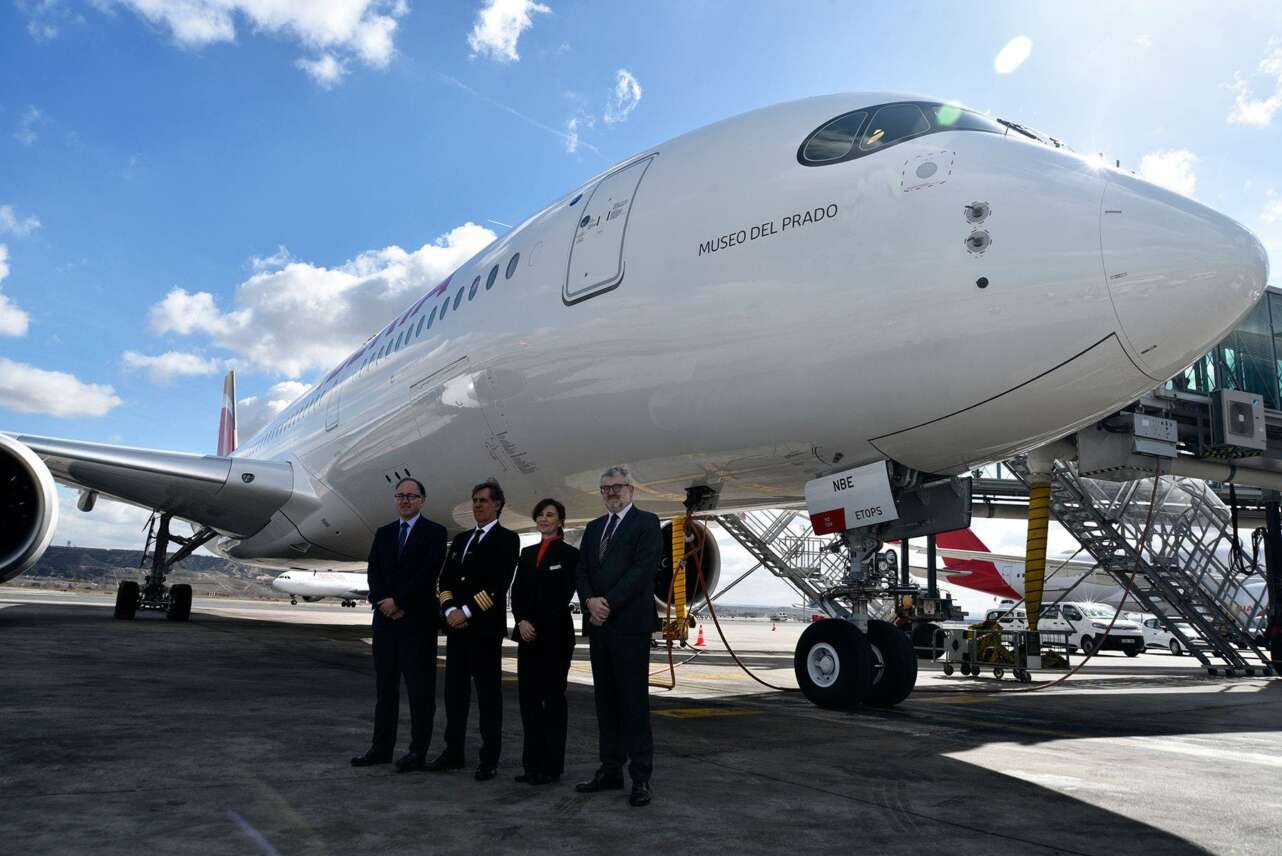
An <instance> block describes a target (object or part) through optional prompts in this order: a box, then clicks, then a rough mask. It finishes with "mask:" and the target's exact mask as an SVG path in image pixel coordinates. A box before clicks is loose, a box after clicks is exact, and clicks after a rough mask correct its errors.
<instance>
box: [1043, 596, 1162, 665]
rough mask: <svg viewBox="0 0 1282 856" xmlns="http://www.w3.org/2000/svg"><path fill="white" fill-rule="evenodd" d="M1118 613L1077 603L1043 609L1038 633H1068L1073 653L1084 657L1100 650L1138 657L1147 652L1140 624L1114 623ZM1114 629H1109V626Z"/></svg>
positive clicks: (1129, 622)
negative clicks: (1079, 651)
mask: <svg viewBox="0 0 1282 856" xmlns="http://www.w3.org/2000/svg"><path fill="white" fill-rule="evenodd" d="M1115 614H1116V610H1115V609H1113V607H1111V606H1107V605H1105V604H1102V603H1091V602H1089V601H1075V602H1071V603H1060V604H1057V605H1054V606H1043V607H1042V611H1041V612H1040V613H1038V621H1037V626H1038V629H1039V630H1058V631H1062V632H1065V633H1067V634H1068V649H1069V651H1070V652H1072V651H1075V650H1077V649H1079V648H1080V649H1081V650H1082V653H1084V654H1093V653H1095V651H1097V650H1101V649H1102V650H1105V651H1121V652H1123V653H1124V654H1126V656H1128V657H1138V656H1139V655H1140V652H1141V651H1143V650H1144V631H1143V628H1142V627H1141V626H1140V625H1139V623H1137V622H1135V621H1131V620H1129V619H1126V618H1118V619H1117V620H1116V621H1113V616H1114V615H1115ZM1110 623H1111V624H1112V628H1111V629H1110V628H1109V624H1110Z"/></svg>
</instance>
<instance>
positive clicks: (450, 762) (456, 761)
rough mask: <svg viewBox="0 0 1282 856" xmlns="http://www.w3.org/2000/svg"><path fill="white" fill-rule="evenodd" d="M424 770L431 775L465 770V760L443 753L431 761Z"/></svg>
mask: <svg viewBox="0 0 1282 856" xmlns="http://www.w3.org/2000/svg"><path fill="white" fill-rule="evenodd" d="M424 769H426V770H427V771H428V772H431V773H440V772H443V771H445V770H461V769H463V759H462V758H458V757H455V756H453V755H450V754H449V753H448V752H442V753H441V754H439V755H437V756H436V757H435V758H433V759H432V760H431V761H428V762H427V766H426V767H425V768H424Z"/></svg>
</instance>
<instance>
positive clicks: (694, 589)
mask: <svg viewBox="0 0 1282 856" xmlns="http://www.w3.org/2000/svg"><path fill="white" fill-rule="evenodd" d="M662 537H663V560H662V561H661V562H660V563H659V575H658V576H657V577H655V579H654V599H655V600H656V601H658V603H659V608H660V609H662V608H663V607H664V606H666V605H667V603H668V591H669V589H670V588H671V586H672V523H671V522H668V523H665V524H663V536H662ZM685 552H686V566H685V577H686V604H687V606H689V607H693V606H698V605H699V604H701V603H703V602H704V601H706V600H707V599H708V593H709V592H716V590H717V581H718V580H719V579H720V578H721V548H720V547H718V546H717V539H716V538H714V537H713V535H712V532H711V531H709V529H708V527H707V526H705V525H704V524H702V523H699V522H697V521H691V522H690V523H688V524H686V532H685ZM700 571H702V572H703V585H699V573H700Z"/></svg>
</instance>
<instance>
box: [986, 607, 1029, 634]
mask: <svg viewBox="0 0 1282 856" xmlns="http://www.w3.org/2000/svg"><path fill="white" fill-rule="evenodd" d="M984 620H985V621H996V622H998V623H1000V624H1001V626H1002V629H1003V630H1027V629H1028V613H1027V612H1025V611H1024V610H1022V609H1011V608H1009V607H998V608H997V609H990V610H988V612H987V613H985V614H984Z"/></svg>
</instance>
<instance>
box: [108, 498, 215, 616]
mask: <svg viewBox="0 0 1282 856" xmlns="http://www.w3.org/2000/svg"><path fill="white" fill-rule="evenodd" d="M172 519H173V515H172V514H169V513H163V514H161V515H160V526H159V529H157V527H156V516H155V515H154V514H153V515H152V518H151V522H150V523H149V527H150V528H149V530H148V532H147V547H149V548H152V549H151V573H149V574H148V575H147V578H146V579H145V580H144V581H143V583H142V585H141V586H139V584H138V583H137V582H135V581H134V580H123V581H121V583H120V585H119V586H118V587H117V588H116V609H115V613H114V614H115V617H116V618H119V619H121V620H124V621H129V620H131V619H132V618H133V617H134V615H135V614H136V613H137V612H138V610H140V609H155V610H163V611H164V613H165V617H166V618H168V619H169V620H170V621H186V620H187V619H188V618H190V617H191V586H189V585H185V584H181V583H180V584H178V585H175V586H167V585H165V573H166V572H167V571H168V570H169V569H170V568H172V567H173V566H174V565H176V564H178V563H179V562H181V561H182V560H183V559H185V558H187V557H188V556H190V555H191V554H192V553H193V552H195V551H196V550H197V549H198V548H199V547H201V546H202V545H203V544H205V543H206V542H208V541H209V540H210V539H211V538H213V537H214V535H215V534H216V533H215V532H214V530H212V529H210V528H208V527H204V528H202V529H200V530H199V531H197V532H196V533H195V534H194V535H192V536H190V537H188V538H183V537H180V536H178V535H174V534H172V533H170V531H169V523H170V521H171V520H172ZM153 541H154V543H153ZM171 541H172V542H173V543H175V544H177V545H178V551H177V552H175V553H174V554H173V555H172V556H170V555H168V552H169V543H170V542H171ZM146 560H147V548H144V549H143V561H144V562H146Z"/></svg>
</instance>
